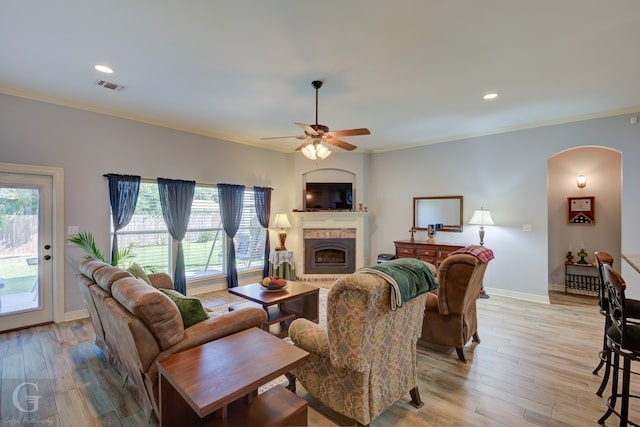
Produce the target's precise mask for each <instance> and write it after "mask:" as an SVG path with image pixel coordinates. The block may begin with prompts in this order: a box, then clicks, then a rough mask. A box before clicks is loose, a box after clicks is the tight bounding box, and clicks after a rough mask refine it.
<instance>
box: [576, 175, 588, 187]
mask: <svg viewBox="0 0 640 427" xmlns="http://www.w3.org/2000/svg"><path fill="white" fill-rule="evenodd" d="M576 184H577V185H578V188H584V187H586V186H587V177H586V176H584V175H580V176H579V177H578V178H577V179H576Z"/></svg>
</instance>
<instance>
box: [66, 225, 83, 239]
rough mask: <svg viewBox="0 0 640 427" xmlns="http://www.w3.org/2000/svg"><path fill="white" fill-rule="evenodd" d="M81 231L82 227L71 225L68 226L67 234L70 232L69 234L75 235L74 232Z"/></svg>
mask: <svg viewBox="0 0 640 427" xmlns="http://www.w3.org/2000/svg"><path fill="white" fill-rule="evenodd" d="M79 232H80V228H79V227H78V226H77V225H70V226H69V227H68V228H67V234H68V235H69V236H72V235H74V234H78V233H79Z"/></svg>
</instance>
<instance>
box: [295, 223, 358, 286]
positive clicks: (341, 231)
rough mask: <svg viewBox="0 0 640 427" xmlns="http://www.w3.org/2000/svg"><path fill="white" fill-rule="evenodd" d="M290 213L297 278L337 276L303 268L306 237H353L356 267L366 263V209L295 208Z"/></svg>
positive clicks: (315, 278) (329, 277) (328, 277)
mask: <svg viewBox="0 0 640 427" xmlns="http://www.w3.org/2000/svg"><path fill="white" fill-rule="evenodd" d="M292 216H293V219H294V224H293V227H294V228H295V235H296V237H297V239H296V240H297V241H296V246H295V259H296V271H297V276H298V278H299V279H300V280H334V279H336V278H337V277H339V276H340V274H320V275H319V274H309V273H308V272H305V252H304V251H305V244H304V240H305V238H306V239H340V238H355V269H356V270H357V269H359V268H361V267H364V266H365V265H369V262H368V256H365V250H366V248H367V247H368V242H369V236H368V234H367V228H368V217H369V214H368V213H367V212H294V213H293V214H292ZM351 255H353V254H351Z"/></svg>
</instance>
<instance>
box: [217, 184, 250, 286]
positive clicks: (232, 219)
mask: <svg viewBox="0 0 640 427" xmlns="http://www.w3.org/2000/svg"><path fill="white" fill-rule="evenodd" d="M218 195H219V197H220V217H221V218H222V227H223V228H224V232H225V233H226V234H227V248H228V251H227V253H228V254H229V255H228V257H227V287H228V288H235V287H236V286H238V270H237V268H236V247H235V245H234V243H233V238H234V237H235V235H236V233H237V232H238V227H240V220H242V207H243V205H244V185H234V184H218Z"/></svg>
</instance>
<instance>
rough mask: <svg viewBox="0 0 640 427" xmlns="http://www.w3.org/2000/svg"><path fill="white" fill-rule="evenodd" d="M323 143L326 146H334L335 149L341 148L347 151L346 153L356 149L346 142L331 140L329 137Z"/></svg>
mask: <svg viewBox="0 0 640 427" xmlns="http://www.w3.org/2000/svg"><path fill="white" fill-rule="evenodd" d="M325 142H326V143H327V144H331V145H335V146H336V147H338V148H342V149H343V150H347V151H352V150H355V149H356V148H358V147H356V146H355V145H351V144H349V143H348V142H344V141H341V140H339V139H335V138H333V137H331V136H330V137H328V138H327V139H325Z"/></svg>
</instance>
